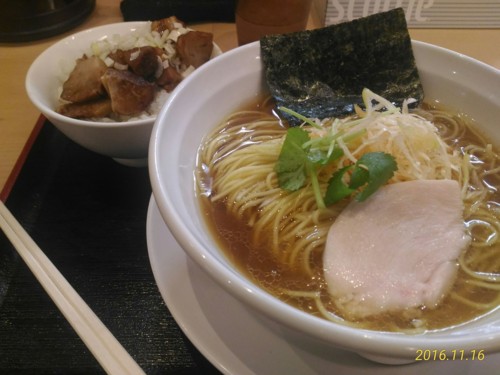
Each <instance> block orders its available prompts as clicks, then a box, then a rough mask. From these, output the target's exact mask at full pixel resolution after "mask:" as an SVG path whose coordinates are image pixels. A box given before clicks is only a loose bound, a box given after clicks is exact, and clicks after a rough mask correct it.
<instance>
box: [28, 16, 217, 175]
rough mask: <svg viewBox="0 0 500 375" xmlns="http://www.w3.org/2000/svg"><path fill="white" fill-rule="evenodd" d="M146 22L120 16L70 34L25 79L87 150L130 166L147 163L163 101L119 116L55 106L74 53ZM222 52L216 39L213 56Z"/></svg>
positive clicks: (46, 110)
mask: <svg viewBox="0 0 500 375" xmlns="http://www.w3.org/2000/svg"><path fill="white" fill-rule="evenodd" d="M145 27H147V22H121V23H115V24H110V25H104V26H99V27H95V28H91V29H87V30H84V31H81V32H78V33H76V34H73V35H70V36H68V37H66V38H64V39H62V40H60V41H58V42H57V43H55V44H53V45H52V46H50V47H49V48H47V49H46V50H45V51H44V52H42V53H41V54H40V55H39V56H38V57H37V58H36V59H35V61H34V62H33V63H32V65H31V66H30V68H29V70H28V73H27V76H26V82H25V86H26V91H27V94H28V96H29V98H30V100H31V102H32V103H33V104H34V105H35V106H36V107H37V108H38V109H39V110H40V112H41V113H42V114H43V115H44V116H45V117H46V118H47V119H48V120H49V121H50V122H51V123H52V124H54V126H55V127H56V128H58V129H59V130H60V131H61V132H62V133H64V134H65V135H66V136H67V137H68V138H70V139H71V140H73V141H74V142H76V143H78V144H79V145H81V146H83V147H85V148H87V149H89V150H91V151H94V152H97V153H99V154H102V155H106V156H109V157H112V158H114V159H115V160H117V161H118V162H120V163H122V164H126V165H130V166H146V165H147V156H148V146H149V140H150V138H151V130H152V129H153V124H154V121H155V119H156V115H157V112H158V111H159V109H160V108H161V105H162V104H163V103H161V102H160V101H158V103H157V104H158V105H157V106H156V108H153V110H152V111H151V112H152V113H153V114H151V115H147V116H146V115H142V116H137V117H134V118H131V119H129V120H128V121H120V122H118V121H111V120H102V121H91V120H84V119H75V118H70V117H67V116H64V115H62V114H60V113H58V112H56V108H57V107H58V106H59V95H60V92H61V87H62V83H63V82H64V80H65V79H66V78H67V76H68V74H69V72H70V71H71V69H72V67H73V66H74V64H75V61H76V59H78V58H80V57H81V56H82V55H83V53H85V52H86V51H89V49H90V48H91V44H92V43H94V42H96V41H102V40H104V39H108V40H110V41H112V42H114V41H115V40H120V41H123V40H124V39H126V38H127V37H128V36H132V33H135V32H138V30H142V29H144V28H145ZM220 53H221V50H220V48H219V47H218V46H216V45H214V52H213V56H216V55H218V54H220ZM166 96H167V95H164V97H166ZM155 112H156V113H155Z"/></svg>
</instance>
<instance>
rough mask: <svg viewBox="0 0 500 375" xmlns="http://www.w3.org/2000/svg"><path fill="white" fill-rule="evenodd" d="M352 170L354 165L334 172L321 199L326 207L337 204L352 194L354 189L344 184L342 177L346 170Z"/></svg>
mask: <svg viewBox="0 0 500 375" xmlns="http://www.w3.org/2000/svg"><path fill="white" fill-rule="evenodd" d="M352 168H354V165H349V166H347V167H344V168H341V169H339V170H338V171H336V172H335V173H334V174H333V176H332V177H331V178H330V180H329V181H328V187H327V189H326V194H325V197H324V199H323V200H324V202H325V205H326V206H330V205H332V204H334V203H337V202H338V201H340V200H342V199H344V198H346V197H348V196H350V195H351V194H352V193H354V191H355V189H351V188H350V187H349V186H348V185H347V184H345V183H344V175H345V174H346V172H347V171H348V170H350V169H352Z"/></svg>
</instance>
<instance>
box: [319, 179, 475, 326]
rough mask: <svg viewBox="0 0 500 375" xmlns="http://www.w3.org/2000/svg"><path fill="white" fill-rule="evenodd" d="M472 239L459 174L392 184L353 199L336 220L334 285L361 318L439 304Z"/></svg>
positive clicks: (330, 280)
mask: <svg viewBox="0 0 500 375" xmlns="http://www.w3.org/2000/svg"><path fill="white" fill-rule="evenodd" d="M469 243H470V238H469V236H468V235H467V234H466V233H465V225H464V222H463V203H462V200H461V195H460V187H459V184H458V183H457V182H456V181H453V180H417V181H408V182H401V183H395V184H391V185H387V186H385V187H383V188H381V189H380V190H379V191H377V192H376V193H375V194H374V195H373V196H371V197H370V198H369V199H368V200H366V201H364V202H357V201H353V202H352V203H350V204H349V205H348V206H347V207H346V208H345V209H344V211H343V212H342V213H341V214H340V215H339V217H338V218H337V220H336V221H335V223H334V224H333V225H332V227H331V228H330V230H329V233H328V237H327V242H326V247H325V252H324V255H323V265H324V275H325V281H326V283H327V285H328V291H329V293H330V295H331V296H332V297H333V299H334V301H335V303H336V305H337V306H338V308H339V309H340V310H342V311H343V313H344V314H346V316H349V317H353V318H359V317H366V316H370V315H376V314H379V313H383V312H396V311H400V310H404V309H408V308H415V307H419V306H427V307H430V308H432V307H435V306H436V305H437V304H438V303H439V302H440V300H441V299H442V298H443V296H444V295H446V293H447V292H449V290H450V288H451V286H452V284H453V282H454V280H455V277H456V274H457V270H458V263H457V258H458V256H459V255H460V253H461V252H462V251H463V250H464V249H465V248H466V247H467V246H468V245H469Z"/></svg>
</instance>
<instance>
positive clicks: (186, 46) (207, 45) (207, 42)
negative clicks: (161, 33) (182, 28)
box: [176, 31, 214, 68]
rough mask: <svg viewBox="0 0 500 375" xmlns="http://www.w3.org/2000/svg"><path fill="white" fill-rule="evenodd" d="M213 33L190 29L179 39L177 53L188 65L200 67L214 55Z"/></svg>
mask: <svg viewBox="0 0 500 375" xmlns="http://www.w3.org/2000/svg"><path fill="white" fill-rule="evenodd" d="M213 47H214V45H213V35H212V34H211V33H206V32H203V31H190V32H188V33H186V34H183V35H181V36H179V38H178V39H177V45H176V49H177V53H178V54H179V57H180V59H181V61H182V62H183V63H184V64H186V66H190V65H192V66H194V67H195V68H198V67H200V66H201V65H203V64H204V63H206V62H207V61H208V60H210V56H212V50H213Z"/></svg>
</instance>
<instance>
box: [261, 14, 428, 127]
mask: <svg viewBox="0 0 500 375" xmlns="http://www.w3.org/2000/svg"><path fill="white" fill-rule="evenodd" d="M260 45H261V57H262V61H263V64H264V69H265V76H266V80H267V84H268V87H269V90H270V93H271V95H272V96H273V97H274V98H275V100H276V102H277V104H278V105H279V106H284V107H287V108H290V109H292V110H294V111H296V112H298V113H300V114H302V115H304V116H306V117H310V118H326V117H341V116H345V115H348V114H351V113H352V112H353V110H354V104H359V105H362V98H361V92H362V90H363V88H365V87H366V88H369V89H370V90H372V91H373V92H375V93H377V94H379V95H381V96H383V97H384V98H386V99H389V100H390V101H391V102H393V103H395V104H396V105H401V103H402V102H403V100H404V99H407V98H414V99H416V100H417V103H416V104H418V103H419V102H420V101H421V100H422V99H423V95H424V93H423V89H422V86H421V83H420V78H419V75H418V70H417V67H416V65H415V60H414V56H413V50H412V47H411V39H410V35H409V33H408V28H407V24H406V19H405V14H404V11H403V9H402V8H397V9H394V10H390V11H387V12H382V13H377V14H374V15H371V16H368V17H364V18H359V19H356V20H353V21H349V22H344V23H340V24H337V25H331V26H328V27H324V28H321V29H315V30H306V31H300V32H296V33H291V34H281V35H269V36H265V37H263V38H262V39H261V40H260ZM281 114H282V115H283V117H285V118H286V119H287V120H288V122H289V123H290V124H291V125H298V124H299V123H300V121H297V120H296V119H295V118H293V117H291V116H289V115H286V114H284V113H281Z"/></svg>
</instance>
